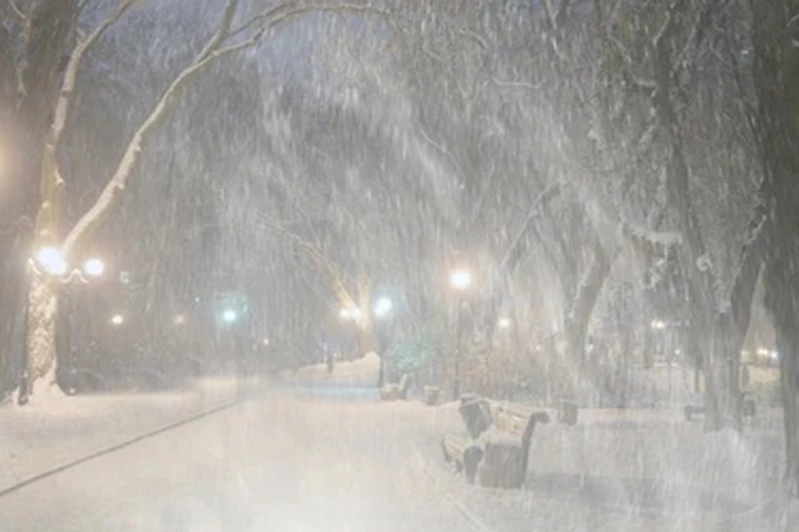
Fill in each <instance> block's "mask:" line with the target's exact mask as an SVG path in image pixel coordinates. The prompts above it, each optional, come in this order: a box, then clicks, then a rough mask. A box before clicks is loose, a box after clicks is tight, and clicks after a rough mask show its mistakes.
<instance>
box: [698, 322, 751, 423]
mask: <svg viewBox="0 0 799 532" xmlns="http://www.w3.org/2000/svg"><path fill="white" fill-rule="evenodd" d="M739 336H742V335H740V334H736V333H735V332H734V331H732V330H730V328H729V327H727V326H724V325H721V324H720V325H717V326H715V327H713V331H712V333H711V335H710V339H709V342H706V343H705V346H704V348H705V350H706V351H705V352H706V353H707V355H706V356H705V368H706V369H705V384H706V386H705V430H708V431H712V430H720V429H722V428H724V427H732V428H734V429H736V430H739V429H740V428H741V400H740V397H741V391H740V386H739V384H740V382H739V378H738V373H739V367H740V354H739V353H740V352H741V346H742V344H743V338H740V339H739V338H738V337H739Z"/></svg>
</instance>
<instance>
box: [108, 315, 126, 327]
mask: <svg viewBox="0 0 799 532" xmlns="http://www.w3.org/2000/svg"><path fill="white" fill-rule="evenodd" d="M123 323H125V318H124V316H122V314H114V315H113V316H111V325H114V326H117V327H118V326H120V325H122V324H123Z"/></svg>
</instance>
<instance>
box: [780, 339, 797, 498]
mask: <svg viewBox="0 0 799 532" xmlns="http://www.w3.org/2000/svg"><path fill="white" fill-rule="evenodd" d="M777 350H778V353H780V373H781V375H780V379H781V382H782V400H783V408H784V415H783V418H784V424H785V448H786V451H787V452H786V458H787V460H786V474H787V478H788V481H789V485H790V490H791V491H792V493H793V494H794V495H795V496H799V367H798V366H799V364H797V357H796V353H799V332H797V331H796V329H795V328H793V329H783V328H778V330H777Z"/></svg>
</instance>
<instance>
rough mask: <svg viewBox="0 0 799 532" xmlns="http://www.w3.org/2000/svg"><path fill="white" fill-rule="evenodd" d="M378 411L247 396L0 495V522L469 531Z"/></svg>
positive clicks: (92, 527) (397, 424)
mask: <svg viewBox="0 0 799 532" xmlns="http://www.w3.org/2000/svg"><path fill="white" fill-rule="evenodd" d="M380 407H381V405H376V404H360V405H359V404H346V405H343V404H340V403H339V404H335V403H333V404H330V403H326V404H323V403H318V402H313V403H312V402H308V401H300V400H297V399H290V398H286V397H280V398H277V397H275V396H272V397H266V398H264V399H261V400H258V401H251V402H248V403H245V404H243V405H241V406H239V407H237V408H234V409H231V410H228V411H225V412H224V413H220V414H217V415H214V416H211V417H208V418H205V419H202V420H200V421H197V422H194V423H191V424H188V425H185V426H183V427H180V428H178V429H176V430H174V431H171V432H168V433H164V434H162V435H158V436H155V437H153V438H151V439H148V440H145V441H142V442H140V443H137V444H135V445H133V446H131V447H128V448H125V449H122V450H120V451H118V452H115V453H112V454H109V455H106V456H102V457H99V458H97V459H95V460H92V461H90V462H87V463H84V464H82V465H80V466H78V467H76V468H73V469H70V470H68V471H65V472H63V473H60V474H57V475H55V476H52V477H50V478H47V479H44V480H42V481H39V482H36V483H33V484H31V485H29V486H26V487H24V488H22V489H20V490H18V491H16V492H13V493H11V494H8V495H7V496H5V497H2V498H0V529H2V530H4V531H9V532H11V531H34V530H35V531H41V532H44V531H58V532H66V531H76V532H77V531H80V532H86V531H118V532H122V531H148V532H149V531H152V532H157V531H164V532H166V531H169V532H184V531H185V532H204V531H222V530H225V531H231V532H239V531H262V530H270V531H271V530H274V531H280V530H285V531H306V530H307V531H326V532H327V531H344V530H370V531H371V530H386V531H389V530H440V531H448V530H464V531H466V530H474V529H475V528H474V527H473V526H472V525H471V524H470V523H469V521H468V520H467V519H466V518H465V517H464V516H463V514H462V513H461V512H460V511H459V510H458V509H457V508H456V507H455V506H454V505H452V504H446V503H444V504H442V501H445V500H444V499H443V498H442V497H441V496H440V494H439V493H438V492H437V491H436V490H437V488H436V486H435V485H434V484H432V483H430V482H429V479H427V478H426V477H425V473H424V471H423V469H422V468H421V467H419V466H418V464H414V462H413V455H412V453H411V452H410V450H411V446H410V445H409V439H408V438H407V437H400V436H407V434H408V431H409V430H410V431H412V430H415V429H413V427H412V426H411V425H412V416H405V415H403V410H402V408H399V409H398V408H388V409H386V408H380Z"/></svg>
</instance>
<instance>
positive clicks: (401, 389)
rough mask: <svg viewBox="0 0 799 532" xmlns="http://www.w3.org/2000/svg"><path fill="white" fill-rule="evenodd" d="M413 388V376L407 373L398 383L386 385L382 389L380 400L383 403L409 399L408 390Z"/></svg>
mask: <svg viewBox="0 0 799 532" xmlns="http://www.w3.org/2000/svg"><path fill="white" fill-rule="evenodd" d="M410 386H411V376H410V375H408V374H407V373H405V374H403V375H402V377H400V380H399V382H398V383H394V382H390V383H386V384H384V385H383V386H381V388H380V399H381V400H382V401H398V400H403V401H404V400H406V399H408V389H409V388H410Z"/></svg>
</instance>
